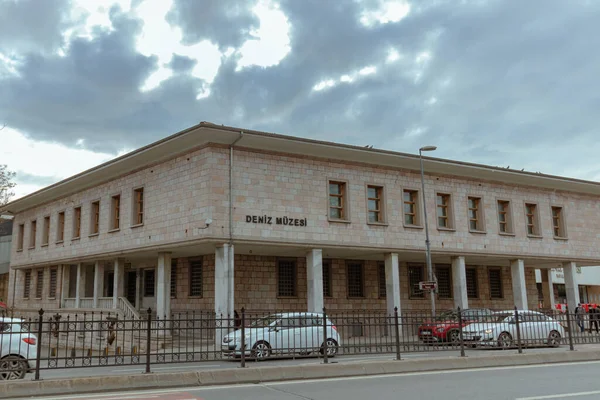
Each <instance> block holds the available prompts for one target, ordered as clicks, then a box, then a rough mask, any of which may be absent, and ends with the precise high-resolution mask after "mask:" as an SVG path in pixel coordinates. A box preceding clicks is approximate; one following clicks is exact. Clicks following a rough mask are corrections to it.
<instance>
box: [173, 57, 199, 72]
mask: <svg viewBox="0 0 600 400" xmlns="http://www.w3.org/2000/svg"><path fill="white" fill-rule="evenodd" d="M197 63H198V61H196V60H193V59H191V58H189V57H186V56H180V55H178V54H173V58H172V59H171V62H170V63H169V65H168V66H169V68H171V69H172V70H173V72H175V73H182V72H184V73H185V72H190V70H191V69H192V68H194V65H196V64H197Z"/></svg>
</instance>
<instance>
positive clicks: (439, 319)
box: [418, 308, 492, 344]
mask: <svg viewBox="0 0 600 400" xmlns="http://www.w3.org/2000/svg"><path fill="white" fill-rule="evenodd" d="M491 315H492V311H491V310H488V309H487V308H469V309H466V310H463V311H462V320H463V327H464V326H467V325H469V324H471V323H473V322H481V321H485V319H486V318H489V317H490V316H491ZM418 336H419V341H421V342H423V343H454V344H456V343H459V341H460V326H459V324H458V312H457V311H455V310H448V311H442V312H441V313H439V314H438V315H437V316H436V318H435V321H433V322H432V321H427V322H425V323H424V324H423V325H421V326H419V332H418Z"/></svg>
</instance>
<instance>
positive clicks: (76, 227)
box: [73, 207, 81, 239]
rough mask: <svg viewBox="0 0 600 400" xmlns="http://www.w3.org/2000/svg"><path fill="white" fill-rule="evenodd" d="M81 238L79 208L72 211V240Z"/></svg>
mask: <svg viewBox="0 0 600 400" xmlns="http://www.w3.org/2000/svg"><path fill="white" fill-rule="evenodd" d="M80 237H81V207H75V208H74V209H73V239H79V238H80Z"/></svg>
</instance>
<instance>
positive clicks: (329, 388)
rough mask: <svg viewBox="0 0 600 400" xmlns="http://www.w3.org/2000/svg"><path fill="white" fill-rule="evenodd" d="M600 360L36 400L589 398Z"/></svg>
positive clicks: (595, 389) (599, 384) (599, 387)
mask: <svg viewBox="0 0 600 400" xmlns="http://www.w3.org/2000/svg"><path fill="white" fill-rule="evenodd" d="M599 376H600V361H595V362H586V363H569V364H552V365H538V366H520V367H502V368H485V369H470V370H461V371H442V372H423V373H410V374H400V375H387V376H371V377H356V378H336V379H327V380H311V381H295V382H277V383H269V384H252V385H239V386H228V387H209V388H200V389H199V388H181V389H177V390H155V391H145V392H133V391H128V392H121V393H110V394H103V395H100V394H99V395H95V394H86V395H79V396H77V395H69V396H53V397H38V398H37V400H50V399H52V400H82V399H86V400H117V399H118V400H123V399H153V400H196V399H202V400H229V399H244V400H298V399H308V400H354V399H380V400H385V399H394V400H396V399H400V398H402V399H421V400H427V399H435V400H439V399H444V400H462V399H469V400H479V399H481V400H549V399H574V400H591V399H598V398H600V379H599Z"/></svg>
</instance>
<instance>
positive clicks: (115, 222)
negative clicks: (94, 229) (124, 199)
mask: <svg viewBox="0 0 600 400" xmlns="http://www.w3.org/2000/svg"><path fill="white" fill-rule="evenodd" d="M110 214H111V218H110V229H111V230H116V229H119V228H120V227H121V195H120V194H117V195H114V196H113V197H112V199H111V203H110Z"/></svg>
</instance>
